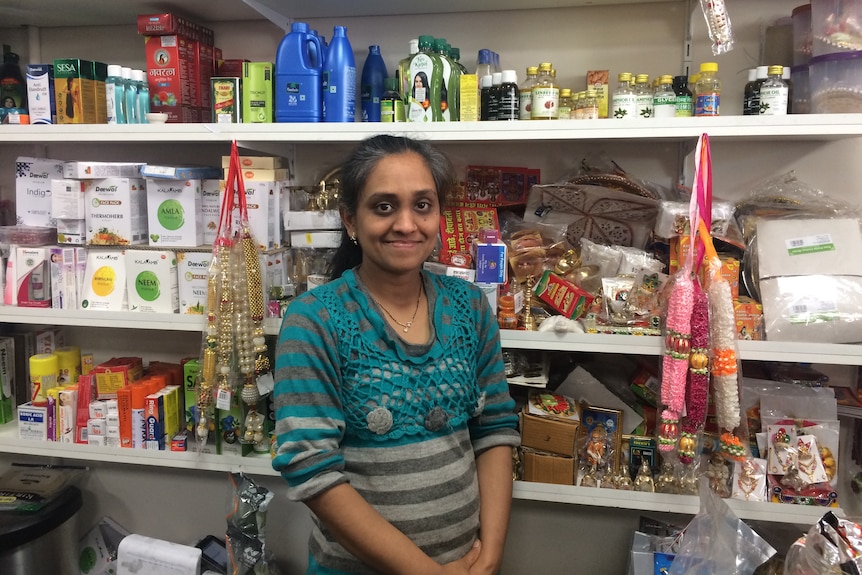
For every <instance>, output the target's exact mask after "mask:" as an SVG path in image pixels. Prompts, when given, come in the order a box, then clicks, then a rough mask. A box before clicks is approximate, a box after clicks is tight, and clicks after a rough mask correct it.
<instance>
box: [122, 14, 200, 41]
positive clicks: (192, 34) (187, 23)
mask: <svg viewBox="0 0 862 575" xmlns="http://www.w3.org/2000/svg"><path fill="white" fill-rule="evenodd" d="M207 30H208V32H207ZM138 34H140V35H141V36H171V35H176V34H180V35H182V36H187V37H189V38H195V39H197V40H203V39H204V38H206V37H209V38H212V36H213V32H212V30H209V29H207V28H204V27H203V26H201V25H200V24H197V23H196V22H192V21H191V20H188V19H187V18H183V17H182V16H177V15H176V14H171V13H164V14H138ZM210 44H211V42H210Z"/></svg>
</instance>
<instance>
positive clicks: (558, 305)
mask: <svg viewBox="0 0 862 575" xmlns="http://www.w3.org/2000/svg"><path fill="white" fill-rule="evenodd" d="M533 292H534V293H535V294H536V296H538V298H539V299H540V300H542V301H543V302H545V303H546V304H548V305H549V306H551V307H552V308H553V309H554V310H556V311H557V312H559V313H560V314H562V315H563V316H565V317H567V318H569V319H577V318H579V317H580V316H581V315H583V313H584V312H585V311H586V310H587V309H588V308H589V307H590V304H592V303H593V299H595V298H594V297H593V295H592V294H590V293H589V292H587V291H584V290H582V289H581V288H579V287H578V286H576V285H575V284H573V283H572V282H570V281H567V280H565V279H563V278H561V277H560V276H558V275H557V274H555V273H553V272H552V271H550V270H545V272H544V273H543V274H542V277H541V278H539V280H538V281H537V282H536V285H535V287H534V288H533Z"/></svg>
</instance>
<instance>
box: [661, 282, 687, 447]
mask: <svg viewBox="0 0 862 575" xmlns="http://www.w3.org/2000/svg"><path fill="white" fill-rule="evenodd" d="M693 294H694V284H693V282H692V280H691V276H690V268H687V267H686V268H685V269H683V271H681V272H680V273H679V274H678V275H677V278H676V281H675V282H674V286H673V290H672V291H671V294H670V297H669V298H668V304H667V322H666V332H667V333H666V335H665V342H664V349H665V351H664V357H663V358H662V376H661V401H662V403H663V404H664V405H665V409H664V410H663V411H662V413H661V424H660V425H659V434H658V441H659V449H660V450H661V451H671V450H673V448H674V446H675V445H676V440H677V436H678V433H679V414H680V413H682V410H683V407H684V406H685V380H686V372H687V371H688V359H689V354H690V352H691V311H692V303H693V299H692V298H693Z"/></svg>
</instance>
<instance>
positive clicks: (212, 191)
mask: <svg viewBox="0 0 862 575" xmlns="http://www.w3.org/2000/svg"><path fill="white" fill-rule="evenodd" d="M220 186H221V182H219V180H213V179H206V180H201V211H200V215H201V217H200V226H201V229H202V232H201V234H202V236H203V245H206V246H211V245H213V244H214V243H215V240H216V233H217V232H218V223H219V217H220V215H221V214H220V213H219V211H220V208H221V187H220Z"/></svg>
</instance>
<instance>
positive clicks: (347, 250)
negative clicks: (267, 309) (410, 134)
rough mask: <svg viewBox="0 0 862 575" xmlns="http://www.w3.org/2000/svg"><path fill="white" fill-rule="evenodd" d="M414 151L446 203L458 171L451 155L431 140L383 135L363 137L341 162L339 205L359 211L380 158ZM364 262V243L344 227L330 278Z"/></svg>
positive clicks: (442, 202)
mask: <svg viewBox="0 0 862 575" xmlns="http://www.w3.org/2000/svg"><path fill="white" fill-rule="evenodd" d="M410 152H412V153H414V154H418V155H419V156H421V157H422V159H423V160H424V161H425V165H426V166H428V170H429V171H430V172H431V177H432V178H433V179H434V184H435V185H436V186H437V197H438V199H439V201H440V206H441V208H442V207H443V206H445V204H446V197H447V195H448V194H449V190H450V188H451V186H452V185H453V183H454V180H453V177H454V175H453V174H454V171H453V169H452V164H451V163H450V162H449V159H448V158H447V157H446V156H445V155H444V154H443V153H442V152H440V151H439V150H437V149H436V148H435V147H433V146H432V145H431V144H429V143H427V142H422V141H420V140H413V139H411V138H404V137H401V136H388V135H380V136H372V137H371V138H368V139H367V140H363V141H362V142H361V143H360V144H359V146H357V147H356V149H355V150H353V153H351V154H350V156H348V158H347V160H346V161H345V162H344V164H343V165H342V166H341V187H340V189H339V194H338V207H339V208H340V209H341V210H343V211H344V212H346V213H348V214H355V213H356V207H357V204H358V202H359V194H360V193H361V192H362V189H363V188H364V187H365V184H366V182H367V181H368V178H369V177H370V176H371V172H372V171H373V170H374V168H375V167H376V166H377V164H378V162H380V160H382V159H383V158H386V157H388V156H392V155H394V154H405V153H410ZM360 263H362V246H359V245H356V244H355V243H353V241H352V240H351V239H350V237H349V236H348V235H347V229H346V228H344V227H342V229H341V245H340V246H339V247H338V249H337V250H336V251H335V255H334V256H333V258H332V262H331V263H330V266H329V277H330V279H336V278H339V277H341V274H342V273H344V271H345V270H349V269H351V268H354V267H356V266H358V265H359V264H360Z"/></svg>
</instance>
